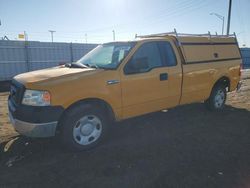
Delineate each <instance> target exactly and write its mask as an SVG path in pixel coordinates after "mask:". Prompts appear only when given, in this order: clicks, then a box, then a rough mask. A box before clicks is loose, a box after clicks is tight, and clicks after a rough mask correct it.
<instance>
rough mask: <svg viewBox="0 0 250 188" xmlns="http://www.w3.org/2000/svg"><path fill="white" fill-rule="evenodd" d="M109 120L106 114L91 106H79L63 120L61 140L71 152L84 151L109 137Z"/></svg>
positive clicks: (70, 111)
mask: <svg viewBox="0 0 250 188" xmlns="http://www.w3.org/2000/svg"><path fill="white" fill-rule="evenodd" d="M108 124H109V121H108V118H107V116H105V112H103V110H100V108H98V107H96V106H93V105H91V104H79V105H77V106H75V107H73V108H72V109H70V110H69V111H68V112H67V113H66V116H65V117H64V118H63V121H62V124H61V129H60V130H61V131H60V140H61V143H62V144H63V147H64V146H66V148H67V149H69V150H71V151H84V150H88V149H91V148H93V147H95V146H96V145H98V144H99V143H101V142H102V141H103V140H104V139H105V138H106V136H107V132H108Z"/></svg>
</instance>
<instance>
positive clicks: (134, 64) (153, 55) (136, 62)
mask: <svg viewBox="0 0 250 188" xmlns="http://www.w3.org/2000/svg"><path fill="white" fill-rule="evenodd" d="M162 66H163V65H162V62H161V56H160V52H159V50H158V46H157V43H156V42H148V43H145V44H142V46H141V47H140V48H139V49H138V50H137V51H136V52H135V54H134V55H133V56H132V58H131V59H130V60H129V62H128V63H127V64H126V65H125V67H124V73H125V74H136V73H144V72H149V71H150V70H151V69H153V68H156V67H162Z"/></svg>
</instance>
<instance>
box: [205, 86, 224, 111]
mask: <svg viewBox="0 0 250 188" xmlns="http://www.w3.org/2000/svg"><path fill="white" fill-rule="evenodd" d="M226 98H227V90H226V87H225V86H224V85H222V84H219V85H216V86H215V87H214V88H213V90H212V92H211V95H210V97H209V98H208V99H207V100H206V101H205V104H206V106H207V108H208V109H209V110H211V111H220V110H222V109H223V108H224V106H225V102H226Z"/></svg>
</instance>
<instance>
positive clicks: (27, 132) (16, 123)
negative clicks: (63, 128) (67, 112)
mask: <svg viewBox="0 0 250 188" xmlns="http://www.w3.org/2000/svg"><path fill="white" fill-rule="evenodd" d="M9 118H10V122H11V124H12V125H13V127H14V128H15V130H16V131H17V132H18V133H19V134H21V135H24V136H28V137H40V138H41V137H51V136H55V133H56V127H57V121H54V122H49V123H29V122H24V121H21V120H18V119H14V118H13V116H12V114H11V112H10V111H9Z"/></svg>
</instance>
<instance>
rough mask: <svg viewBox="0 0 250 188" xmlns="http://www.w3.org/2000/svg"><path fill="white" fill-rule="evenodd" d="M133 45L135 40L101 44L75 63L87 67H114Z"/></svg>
mask: <svg viewBox="0 0 250 188" xmlns="http://www.w3.org/2000/svg"><path fill="white" fill-rule="evenodd" d="M134 45H135V42H114V43H106V44H101V45H99V46H97V47H96V48H95V49H93V50H91V51H90V52H89V53H87V54H86V55H85V56H83V57H82V58H81V59H80V60H78V61H77V62H76V63H81V64H83V65H86V66H88V67H96V68H103V69H116V68H117V67H118V66H119V64H120V63H121V61H122V60H123V59H124V58H125V57H126V56H127V55H128V53H129V51H130V50H131V49H132V47H133V46H134Z"/></svg>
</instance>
